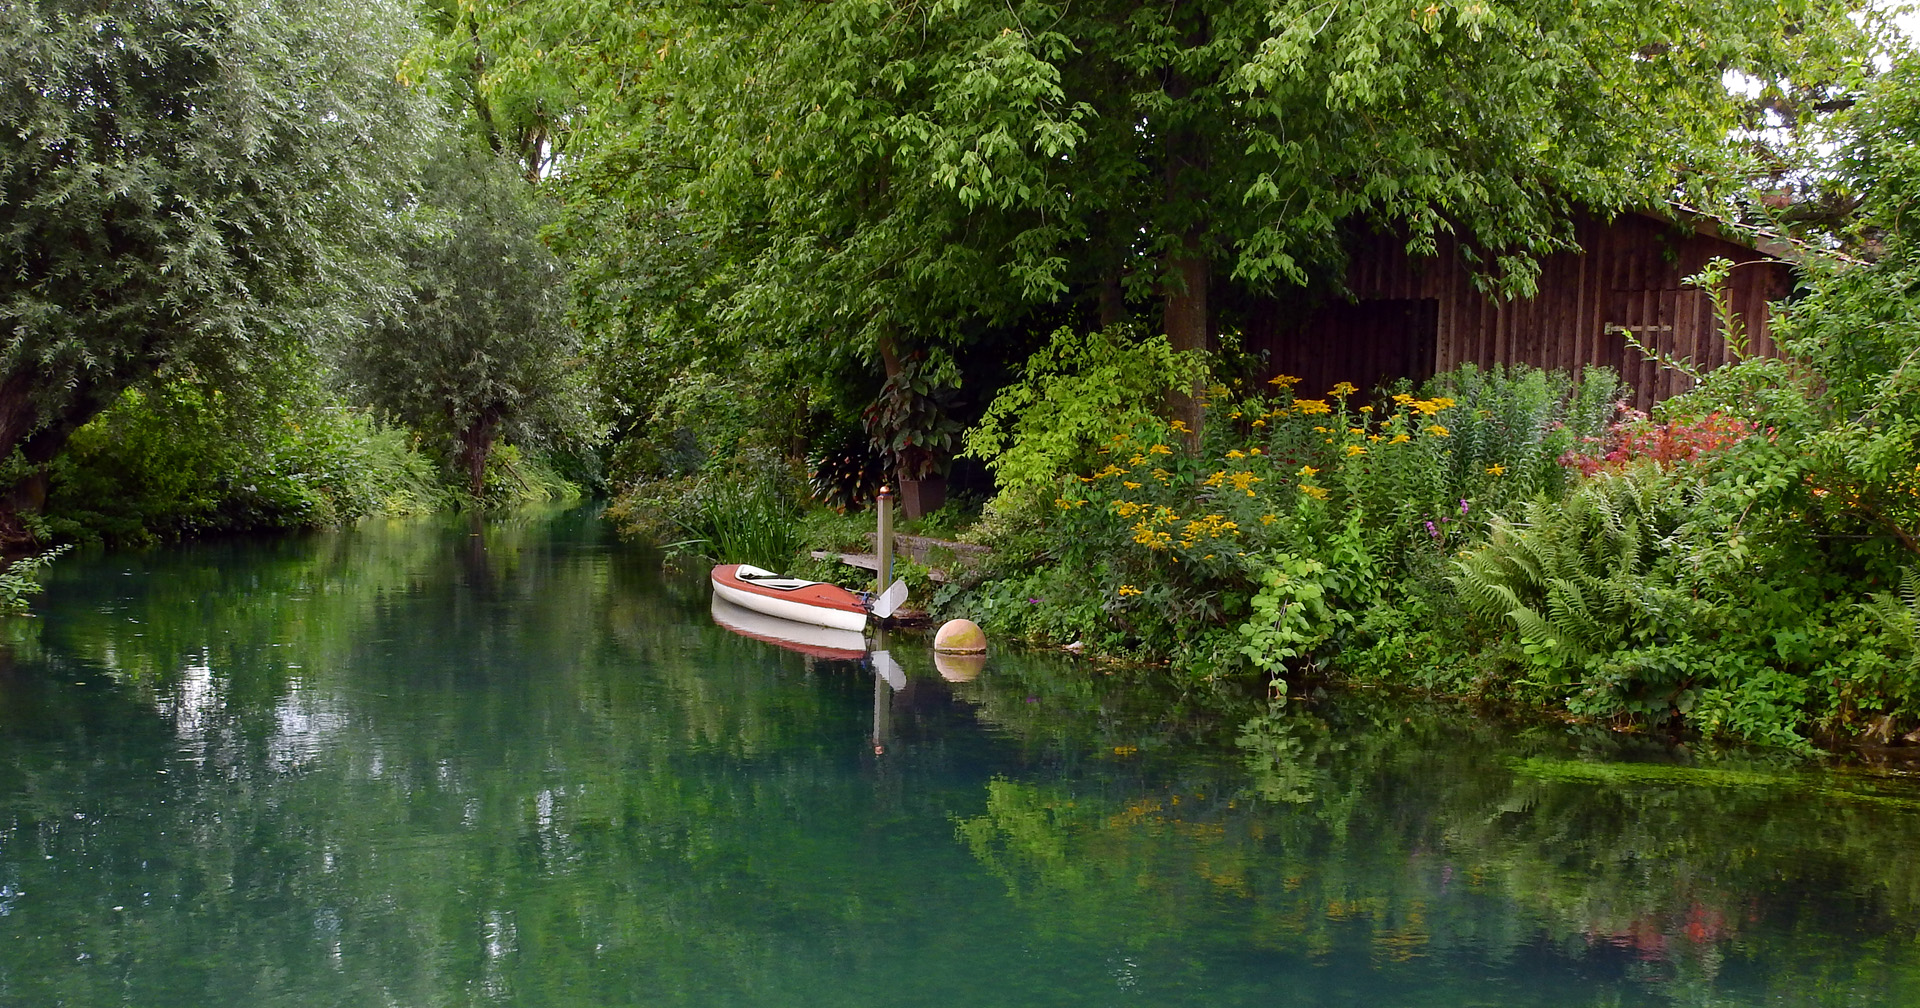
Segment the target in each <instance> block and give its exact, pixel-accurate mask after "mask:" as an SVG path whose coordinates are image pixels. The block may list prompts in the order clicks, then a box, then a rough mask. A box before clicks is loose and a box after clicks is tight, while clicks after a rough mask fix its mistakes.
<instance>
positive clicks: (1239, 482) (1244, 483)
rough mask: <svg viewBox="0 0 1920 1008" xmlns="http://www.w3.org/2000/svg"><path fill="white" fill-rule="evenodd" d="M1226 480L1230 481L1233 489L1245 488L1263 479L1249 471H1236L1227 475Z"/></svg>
mask: <svg viewBox="0 0 1920 1008" xmlns="http://www.w3.org/2000/svg"><path fill="white" fill-rule="evenodd" d="M1227 482H1229V483H1232V484H1233V488H1234V489H1235V490H1246V489H1247V488H1248V487H1250V486H1252V485H1254V484H1255V483H1260V482H1264V481H1263V480H1261V479H1260V477H1258V476H1255V475H1254V474H1252V473H1250V472H1237V473H1234V474H1233V475H1232V476H1230V477H1228V480H1227Z"/></svg>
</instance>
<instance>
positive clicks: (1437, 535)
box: [1426, 522, 1440, 539]
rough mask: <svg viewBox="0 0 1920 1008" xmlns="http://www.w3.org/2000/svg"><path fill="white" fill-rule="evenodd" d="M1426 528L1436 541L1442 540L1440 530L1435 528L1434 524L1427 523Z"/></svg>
mask: <svg viewBox="0 0 1920 1008" xmlns="http://www.w3.org/2000/svg"><path fill="white" fill-rule="evenodd" d="M1426 526H1427V534H1428V535H1430V536H1432V537H1434V538H1435V539H1438V538H1440V530H1439V529H1437V528H1435V527H1434V525H1433V523H1432V522H1427V523H1426Z"/></svg>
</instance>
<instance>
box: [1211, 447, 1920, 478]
mask: <svg viewBox="0 0 1920 1008" xmlns="http://www.w3.org/2000/svg"><path fill="white" fill-rule="evenodd" d="M1247 454H1249V455H1258V454H1260V449H1258V448H1249V449H1247ZM1913 469H1914V471H1915V472H1920V466H1914V467H1913Z"/></svg>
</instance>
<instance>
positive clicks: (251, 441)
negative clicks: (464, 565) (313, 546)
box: [47, 383, 449, 542]
mask: <svg viewBox="0 0 1920 1008" xmlns="http://www.w3.org/2000/svg"><path fill="white" fill-rule="evenodd" d="M295 393H296V394H291V395H289V397H288V399H287V400H286V401H282V402H278V403H271V404H264V405H263V404H262V403H257V402H256V403H248V404H238V403H235V402H234V401H233V400H232V399H230V398H229V397H227V396H226V395H224V394H222V393H221V392H219V391H217V390H213V389H209V388H206V387H203V386H198V385H193V384H189V383H176V384H173V385H168V386H165V387H162V388H160V389H158V390H155V391H153V392H142V391H138V390H135V391H130V392H127V393H126V394H124V395H123V396H122V397H121V398H120V400H119V402H117V403H116V404H115V405H114V406H113V407H112V408H111V409H109V410H107V411H106V412H105V413H103V414H101V415H100V416H99V417H97V418H95V419H94V420H93V421H92V422H91V423H88V424H87V425H85V426H83V427H81V428H80V429H79V430H77V431H75V432H74V434H73V436H72V438H71V439H70V440H69V442H68V445H67V449H66V451H65V453H64V454H63V455H62V456H61V457H60V458H58V459H56V460H55V462H54V464H53V465H52V466H51V467H50V472H49V496H48V503H47V522H48V527H49V529H50V531H51V532H52V533H53V534H55V535H60V536H65V537H70V538H80V539H112V540H116V541H121V542H144V541H148V540H151V539H155V538H173V537H178V536H183V535H192V534H200V533H206V532H219V531H245V530H250V529H267V528H292V527H303V526H318V525H327V524H333V523H336V522H341V521H348V520H352V519H355V518H359V517H361V516H364V515H368V514H381V513H386V514H398V513H414V512H423V511H429V510H434V509H436V508H439V507H442V506H444V505H445V504H446V503H447V502H448V500H449V497H448V494H447V492H446V490H445V489H444V485H443V484H442V483H441V481H440V478H439V476H438V475H437V470H436V468H435V465H434V463H433V462H432V461H430V460H428V459H427V458H425V457H424V456H422V455H421V454H420V453H419V452H417V451H416V450H414V447H413V445H412V441H411V437H410V436H409V435H408V434H407V432H405V431H404V430H398V429H394V428H389V427H387V426H385V425H383V424H381V423H379V422H378V421H377V420H375V419H374V418H373V417H372V416H371V415H369V414H367V413H366V412H364V411H360V410H355V409H350V408H347V407H345V406H342V405H340V404H338V403H337V402H335V401H331V400H329V399H328V398H327V397H325V396H324V395H322V394H321V393H319V392H317V391H314V390H311V389H307V390H295Z"/></svg>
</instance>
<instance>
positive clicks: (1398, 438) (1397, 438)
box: [1387, 431, 1413, 444]
mask: <svg viewBox="0 0 1920 1008" xmlns="http://www.w3.org/2000/svg"><path fill="white" fill-rule="evenodd" d="M1411 440H1413V439H1412V438H1410V437H1408V436H1407V432H1406V431H1401V432H1400V433H1398V434H1395V435H1394V436H1393V440H1391V441H1389V442H1387V443H1388V444H1406V443H1407V442H1408V441H1411Z"/></svg>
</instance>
